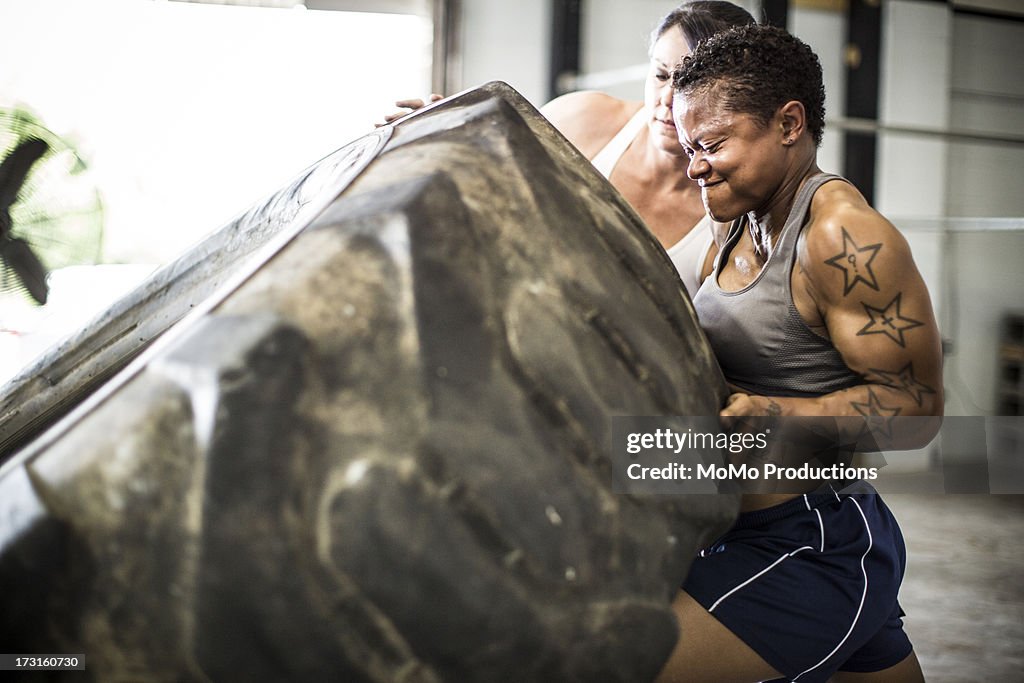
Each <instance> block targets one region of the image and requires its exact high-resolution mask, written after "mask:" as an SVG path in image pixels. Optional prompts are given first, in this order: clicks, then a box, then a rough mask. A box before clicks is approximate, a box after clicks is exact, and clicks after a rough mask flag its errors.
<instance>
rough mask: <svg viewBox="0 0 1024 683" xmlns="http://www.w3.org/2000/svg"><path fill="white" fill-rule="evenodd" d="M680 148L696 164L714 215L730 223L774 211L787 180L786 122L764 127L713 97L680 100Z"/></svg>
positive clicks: (693, 173) (694, 173)
mask: <svg viewBox="0 0 1024 683" xmlns="http://www.w3.org/2000/svg"><path fill="white" fill-rule="evenodd" d="M675 116H676V125H677V126H678V129H679V145H680V147H682V148H683V149H684V150H685V152H686V154H687V156H688V157H689V158H690V163H689V166H687V169H686V173H687V175H688V176H690V178H691V179H693V180H696V181H697V183H698V184H699V185H700V188H701V196H702V199H703V200H704V207H705V209H706V210H707V212H708V214H709V215H710V216H711V217H712V218H714V219H715V220H716V221H719V222H723V223H724V222H728V221H731V220H734V219H736V218H739V217H740V216H741V215H743V214H744V213H747V212H750V211H753V212H755V213H758V212H759V211H760V210H762V209H763V208H764V207H766V206H768V205H770V203H771V201H772V198H773V197H774V196H775V194H776V193H777V192H778V189H779V186H780V183H781V181H782V179H783V178H784V177H785V175H786V167H787V159H788V155H787V153H786V150H787V146H786V143H785V141H784V138H785V137H786V136H785V134H784V131H783V126H782V123H781V121H779V120H777V119H773V120H772V123H771V124H770V125H767V126H766V125H764V124H763V123H761V122H760V121H758V120H757V119H756V118H754V116H753V115H751V114H745V113H740V112H736V111H730V110H729V109H728V108H727V107H725V106H724V105H723V103H722V98H721V97H718V96H715V94H714V93H713V91H703V92H700V93H691V94H687V95H680V96H677V97H676V99H675Z"/></svg>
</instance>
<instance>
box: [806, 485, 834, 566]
mask: <svg viewBox="0 0 1024 683" xmlns="http://www.w3.org/2000/svg"><path fill="white" fill-rule="evenodd" d="M832 493H835V489H833V490H832ZM837 497H838V496H837ZM804 505H806V506H807V509H808V510H811V509H812V508H811V501H810V500H808V498H807V494H806V493H805V494H804ZM813 510H814V513H815V514H816V515H818V528H820V529H821V548H820V549H819V551H818V552H822V553H823V552H825V523H824V522H823V521H821V510H819V509H818V508H813Z"/></svg>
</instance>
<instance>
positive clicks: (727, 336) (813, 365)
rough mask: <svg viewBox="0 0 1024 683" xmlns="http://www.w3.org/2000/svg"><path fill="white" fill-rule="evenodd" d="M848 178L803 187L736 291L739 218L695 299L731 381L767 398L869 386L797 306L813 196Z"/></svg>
mask: <svg viewBox="0 0 1024 683" xmlns="http://www.w3.org/2000/svg"><path fill="white" fill-rule="evenodd" d="M836 179H839V180H843V181H845V179H844V178H842V177H840V176H837V175H832V174H827V173H819V174H818V175H816V176H812V177H811V178H808V179H807V180H806V181H805V182H804V184H803V185H802V186H801V187H800V190H799V191H798V192H797V195H796V198H795V199H794V201H793V208H791V209H790V211H789V218H787V220H786V224H785V225H784V226H783V228H782V233H781V235H780V236H779V241H778V244H777V245H776V247H775V249H774V250H773V251H772V253H771V254H770V255H769V256H768V261H767V262H766V263H765V264H764V267H763V268H762V269H761V272H760V273H759V274H758V275H757V277H756V278H754V281H753V282H751V283H750V284H749V285H747V286H746V287H744V288H743V289H741V290H739V291H736V292H725V291H722V289H721V288H720V287H719V286H718V272H719V269H720V268H721V264H722V263H723V262H724V260H723V259H724V258H725V257H727V256H728V255H729V253H730V252H731V251H732V249H733V248H734V247H735V246H736V243H737V242H738V241H739V238H740V236H741V235H742V234H743V231H744V230H746V229H747V227H746V225H747V224H746V221H747V219H746V217H743V218H741V219H739V220H736V221H734V222H733V225H732V229H731V230H730V231H729V236H728V238H727V239H726V242H725V246H724V247H723V248H722V250H721V252H719V254H718V256H717V257H716V258H715V266H714V271H713V272H712V274H711V275H710V276H709V277H708V278H707V279H706V280H704V283H703V284H702V285H701V288H700V290H698V292H697V295H696V296H695V297H694V298H693V305H694V308H695V309H696V310H697V317H698V318H699V320H700V324H701V327H703V328H704V331H705V333H706V334H707V337H708V341H710V343H711V348H712V349H714V352H715V356H717V357H718V363H719V365H721V366H722V372H723V373H724V374H725V378H726V379H727V380H728V381H729V382H731V383H732V384H735V385H736V386H738V387H740V388H742V389H744V390H745V391H749V392H751V393H754V394H760V395H763V396H798V397H807V396H821V395H822V394H828V393H831V392H833V391H839V390H840V389H845V388H847V387H851V386H854V385H856V384H861V383H862V380H861V378H860V376H859V375H857V374H856V373H854V372H853V371H852V370H850V368H848V367H847V366H846V363H844V362H843V359H842V356H840V355H839V352H838V351H836V348H835V347H834V346H833V345H832V343H831V342H830V341H829V340H827V339H825V338H824V337H822V336H820V335H818V334H816V333H815V332H813V331H812V330H811V329H810V328H809V327H808V326H807V323H805V322H804V321H803V319H802V318H801V317H800V313H799V312H798V311H797V309H796V306H795V305H794V304H793V292H792V291H791V289H790V274H791V272H792V270H793V264H794V263H795V262H796V245H797V238H799V237H800V232H801V231H802V230H803V229H804V225H806V223H807V214H808V211H809V209H810V206H811V198H812V197H813V196H814V193H815V192H816V191H817V190H818V188H819V187H821V186H822V185H823V184H825V183H826V182H828V181H830V180H836Z"/></svg>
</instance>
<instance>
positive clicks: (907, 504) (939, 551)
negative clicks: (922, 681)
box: [885, 493, 1024, 683]
mask: <svg viewBox="0 0 1024 683" xmlns="http://www.w3.org/2000/svg"><path fill="white" fill-rule="evenodd" d="M885 500H886V502H887V503H888V505H889V507H890V508H891V509H892V511H893V513H894V514H895V515H896V517H897V519H898V520H899V522H900V525H901V527H902V528H903V534H904V537H905V538H906V541H907V549H908V562H907V575H906V578H905V579H904V582H903V589H902V591H901V593H900V602H901V604H902V605H903V608H904V610H905V611H906V612H907V617H906V619H905V624H906V629H907V632H908V633H909V635H910V638H911V640H912V641H913V642H914V647H915V649H916V650H917V654H918V658H919V659H920V660H921V665H922V667H923V669H924V672H925V677H926V680H927V681H928V683H961V682H966V683H977V682H980V681H985V682H988V681H998V682H999V683H1017V682H1019V681H1024V495H990V494H971V495H968V494H893V493H889V494H886V495H885Z"/></svg>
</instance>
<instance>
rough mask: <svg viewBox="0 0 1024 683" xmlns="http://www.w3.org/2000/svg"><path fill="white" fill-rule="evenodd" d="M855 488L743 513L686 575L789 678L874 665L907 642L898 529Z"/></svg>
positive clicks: (709, 606) (892, 657)
mask: <svg viewBox="0 0 1024 683" xmlns="http://www.w3.org/2000/svg"><path fill="white" fill-rule="evenodd" d="M848 490H854V489H848ZM855 490H858V491H861V492H859V493H845V492H843V493H836V492H835V491H834V490H831V489H829V490H828V492H827V493H819V492H816V493H809V494H806V495H803V496H800V497H798V498H795V499H793V500H790V501H787V502H785V503H783V504H781V505H777V506H775V507H772V508H767V509H764V510H756V511H754V512H749V513H744V514H742V515H740V518H739V520H738V521H737V523H736V524H735V526H733V528H732V529H731V530H730V531H729V532H728V533H726V534H725V535H724V536H722V537H721V538H720V539H718V540H717V541H716V542H715V543H714V544H713V545H712V546H710V547H709V548H706V549H704V550H702V551H701V552H700V555H699V556H698V557H697V559H696V560H694V563H693V566H692V567H691V569H690V574H689V576H688V577H687V578H686V581H685V582H684V583H683V586H682V588H683V590H685V591H686V592H687V593H689V594H690V595H691V596H692V597H693V598H694V599H695V600H696V601H697V602H699V603H700V604H701V605H703V606H704V608H705V609H706V610H708V612H710V613H711V614H712V615H713V616H714V617H715V618H716V619H718V620H719V621H720V622H721V623H722V624H724V625H725V627H726V628H728V629H729V630H730V631H732V632H733V633H734V634H735V635H736V636H738V637H739V638H740V639H741V640H742V641H743V642H745V643H746V644H747V645H749V646H750V647H751V649H753V650H754V651H755V652H757V653H758V654H759V655H760V656H761V658H762V659H764V660H765V661H766V662H768V664H770V665H771V666H772V667H773V668H774V669H775V670H776V671H778V672H780V673H781V674H783V675H784V676H785V677H786V678H785V680H787V681H799V682H800V683H814V682H816V681H825V680H827V679H828V678H829V676H831V675H832V674H834V673H835V672H836V671H854V672H871V671H880V670H882V669H886V668H888V667H890V666H894V665H895V664H898V663H899V662H900V661H902V660H903V659H905V658H906V657H907V655H909V654H910V652H911V650H912V647H911V644H910V640H909V639H908V638H907V635H906V634H905V633H904V632H903V620H902V618H901V617H902V616H903V611H902V610H901V609H900V606H899V603H898V602H897V600H896V595H897V592H898V591H899V587H900V582H901V581H902V580H903V572H904V569H905V568H906V559H907V556H906V546H905V545H904V543H903V535H902V534H901V533H900V528H899V525H898V524H897V523H896V520H895V518H894V517H893V516H892V513H891V512H889V508H888V507H886V506H885V503H883V502H882V499H881V496H879V495H878V494H876V493H874V489H873V488H871V487H870V486H868V485H867V484H859V485H858V486H857V487H856V489H855ZM864 491H868V492H864Z"/></svg>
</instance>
